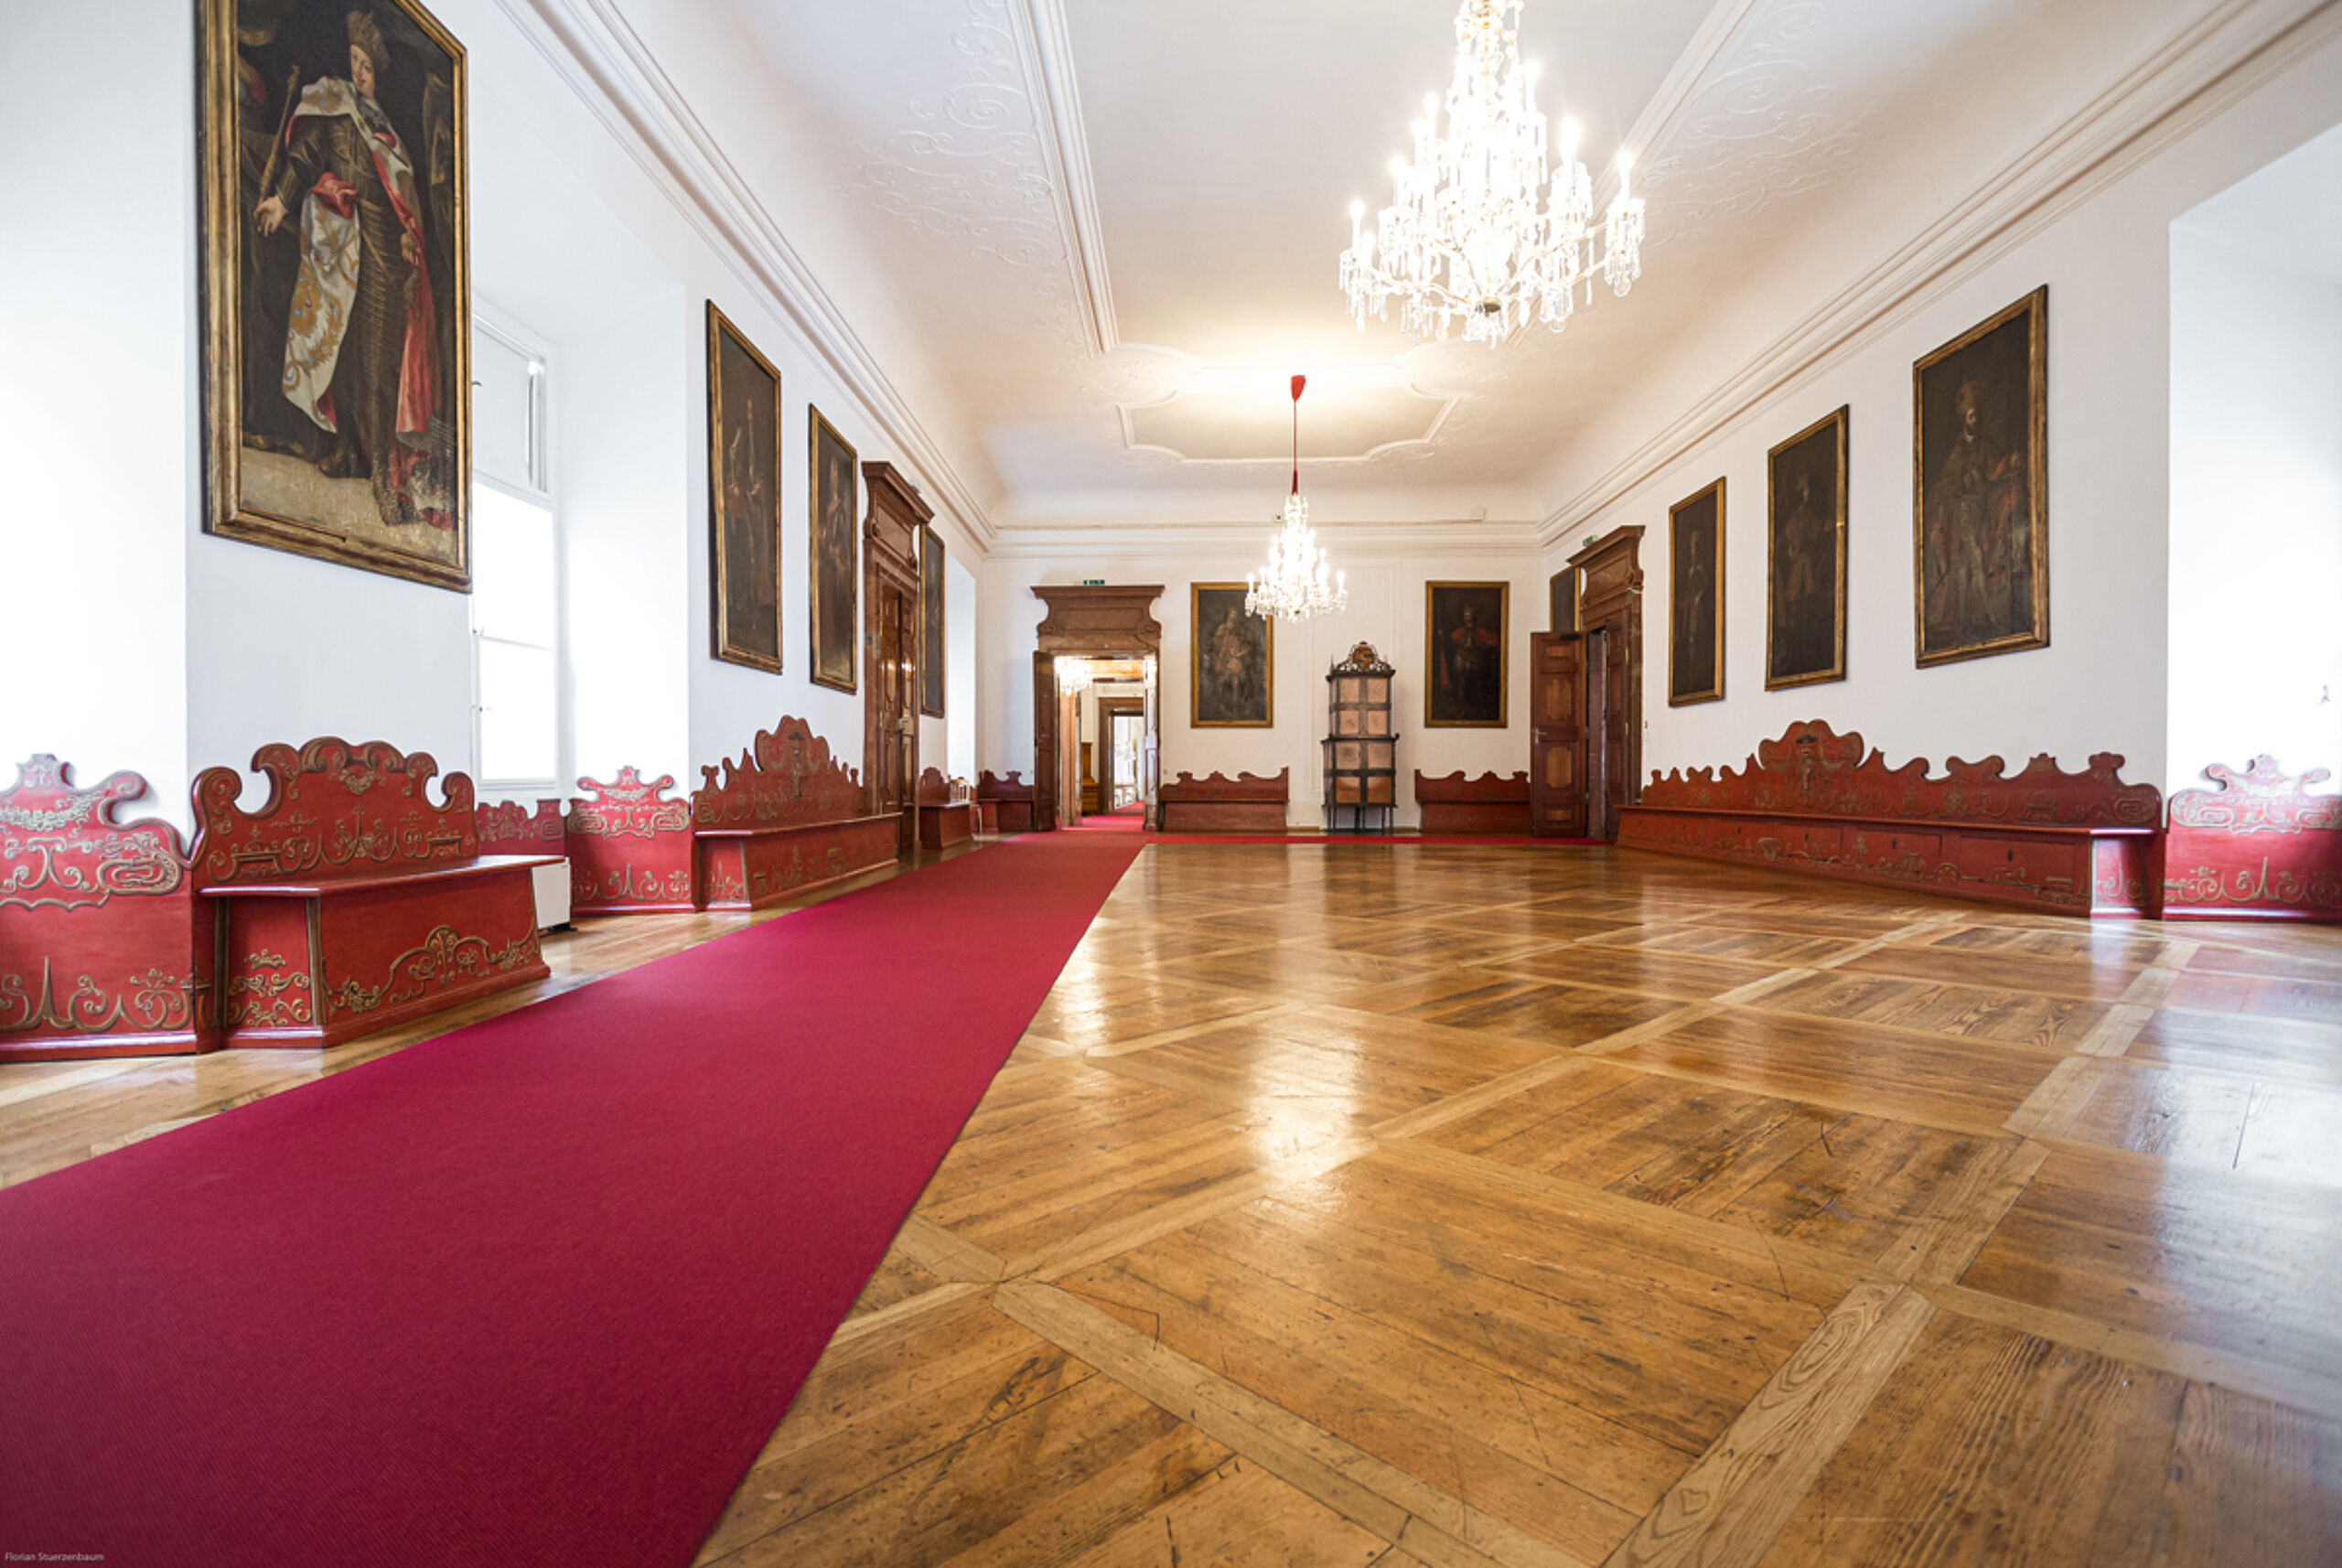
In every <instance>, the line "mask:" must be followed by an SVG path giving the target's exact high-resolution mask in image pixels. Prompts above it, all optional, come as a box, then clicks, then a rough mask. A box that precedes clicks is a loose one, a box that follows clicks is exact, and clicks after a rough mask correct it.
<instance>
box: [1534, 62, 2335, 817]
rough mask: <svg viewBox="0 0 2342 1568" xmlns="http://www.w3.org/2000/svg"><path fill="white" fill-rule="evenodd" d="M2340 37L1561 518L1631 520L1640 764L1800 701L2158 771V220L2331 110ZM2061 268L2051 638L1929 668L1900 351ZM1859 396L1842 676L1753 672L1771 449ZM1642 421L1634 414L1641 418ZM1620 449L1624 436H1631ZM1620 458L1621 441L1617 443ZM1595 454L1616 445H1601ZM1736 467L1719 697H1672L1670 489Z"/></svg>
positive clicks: (2054, 371)
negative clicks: (1918, 655)
mask: <svg viewBox="0 0 2342 1568" xmlns="http://www.w3.org/2000/svg"><path fill="white" fill-rule="evenodd" d="M2338 110H2342V48H2333V47H2329V48H2326V49H2324V50H2321V51H2319V52H2318V53H2317V54H2315V55H2313V56H2312V57H2310V58H2309V59H2306V60H2305V61H2304V62H2303V63H2301V64H2300V65H2297V66H2295V67H2294V68H2293V69H2292V70H2289V71H2287V72H2285V73H2284V74H2283V75H2281V76H2279V77H2278V78H2276V79H2275V80H2274V81H2272V82H2270V83H2269V84H2267V85H2265V86H2263V87H2261V89H2259V90H2258V91H2254V92H2252V93H2251V94H2250V95H2249V96H2247V97H2245V98H2244V99H2242V100H2241V101H2240V102H2237V103H2236V104H2234V105H2233V106H2231V107H2229V108H2228V109H2227V110H2226V111H2225V112H2224V113H2221V114H2219V115H2218V117H2217V118H2214V119H2212V120H2210V121H2208V123H2207V124H2203V125H2201V126H2199V127H2197V128H2195V129H2193V130H2192V131H2191V132H2190V133H2189V134H2187V135H2186V137H2185V138H2183V139H2181V140H2178V141H2176V142H2175V144H2173V145H2170V146H2169V147H2167V148H2165V150H2163V151H2161V152H2160V153H2158V154H2156V155H2155V156H2153V157H2152V158H2150V159H2149V160H2148V161H2147V162H2146V163H2144V164H2143V165H2142V166H2139V167H2137V168H2135V169H2133V170H2132V171H2130V172H2129V173H2127V174H2126V175H2124V176H2123V177H2121V178H2120V179H2118V180H2117V181H2115V182H2114V183H2113V184H2111V185H2110V186H2109V187H2107V188H2105V189H2103V190H2101V191H2100V192H2098V193H2097V194H2095V195H2094V196H2092V197H2090V199H2088V200H2086V201H2084V202H2082V203H2081V204H2080V205H2079V206H2078V207H2076V208H2075V209H2073V210H2071V211H2069V212H2067V213H2065V214H2064V215H2063V216H2062V217H2060V218H2058V219H2057V220H2056V221H2055V222H2054V223H2051V224H2049V225H2048V226H2047V227H2046V228H2044V229H2042V230H2040V231H2038V232H2036V233H2033V234H2031V235H2030V236H2029V237H2026V238H2024V239H2022V240H2021V241H2017V242H2014V243H2011V244H2008V245H2006V246H2005V247H2002V248H1998V249H1992V250H1988V251H1987V252H1985V253H1983V254H1981V255H1976V256H1974V257H1972V258H1970V259H1967V260H1964V261H1961V262H1960V263H1954V264H1953V265H1951V266H1950V268H1948V269H1947V271H1946V272H1945V273H1944V274H1941V275H1940V276H1939V280H1938V281H1937V282H1936V283H1935V284H1932V285H1929V286H1928V287H1927V288H1925V289H1922V290H1921V291H1920V292H1919V293H1918V295H1915V296H1913V297H1912V298H1910V299H1908V300H1907V301H1906V302H1905V303H1904V304H1903V305H1902V306H1900V307H1898V308H1897V309H1896V310H1894V311H1891V312H1889V313H1888V314H1887V315H1886V316H1885V317H1884V318H1883V319H1881V320H1879V321H1876V322H1874V323H1870V324H1867V325H1866V326H1864V328H1861V329H1859V330H1858V331H1857V332H1856V333H1855V334H1854V336H1853V338H1850V339H1849V340H1848V341H1846V342H1844V343H1842V345H1841V347H1840V348H1839V349H1837V350H1835V351H1833V352H1832V353H1831V354H1829V355H1826V356H1824V357H1823V359H1822V360H1821V362H1820V363H1819V364H1818V365H1817V366H1816V367H1815V368H1814V369H1812V370H1811V371H1808V372H1806V373H1804V374H1802V375H1800V376H1799V377H1798V378H1797V379H1795V380H1794V381H1791V382H1789V384H1787V385H1785V386H1783V387H1781V388H1780V389H1779V390H1778V391H1777V392H1773V393H1772V394H1771V395H1768V396H1767V397H1766V398H1764V399H1763V400H1762V401H1761V402H1759V403H1756V404H1755V405H1754V406H1752V407H1749V408H1747V409H1746V410H1745V411H1743V412H1741V413H1738V414H1736V415H1735V416H1734V417H1732V418H1731V419H1729V420H1728V421H1726V422H1725V423H1724V424H1722V425H1721V426H1720V427H1719V428H1717V429H1715V430H1714V431H1712V432H1711V433H1710V434H1708V435H1705V436H1703V438H1701V439H1699V440H1698V441H1697V442H1696V443H1694V444H1692V446H1690V447H1689V448H1688V450H1686V451H1685V452H1684V453H1683V454H1682V455H1681V456H1677V457H1675V458H1673V459H1672V460H1671V461H1669V462H1667V463H1666V464H1665V465H1664V466H1663V467H1660V468H1659V469H1658V470H1657V471H1655V472H1653V473H1651V474H1649V475H1648V476H1646V477H1644V478H1642V479H1640V480H1639V481H1638V482H1637V483H1636V484H1635V485H1634V486H1633V487H1632V489H1629V490H1628V491H1627V492H1626V493H1625V494H1624V495H1622V496H1621V497H1620V498H1619V499H1617V500H1615V501H1613V502H1611V503H1609V504H1607V505H1605V506H1603V507H1601V508H1600V509H1599V510H1597V511H1595V512H1594V513H1593V514H1592V515H1589V516H1586V517H1584V518H1582V519H1576V520H1573V521H1570V522H1569V523H1568V524H1567V526H1565V527H1563V529H1562V530H1561V539H1562V540H1563V541H1566V542H1557V543H1556V544H1555V545H1554V546H1553V548H1552V550H1551V551H1550V552H1549V553H1548V554H1547V557H1546V562H1547V564H1548V566H1549V567H1557V566H1559V565H1560V564H1562V562H1563V560H1564V559H1565V558H1566V556H1567V555H1568V554H1569V553H1572V552H1573V551H1574V550H1575V549H1576V548H1577V547H1578V545H1577V542H1578V541H1580V540H1581V539H1582V538H1583V537H1584V536H1585V535H1588V534H1599V533H1602V532H1606V531H1607V530H1609V529H1610V528H1612V527H1614V526H1617V525H1618V524H1620V523H1628V522H1634V523H1641V524H1643V525H1645V527H1646V528H1647V529H1648V530H1649V532H1647V533H1646V535H1645V537H1644V551H1643V566H1644V570H1645V573H1646V575H1647V580H1646V592H1647V595H1648V596H1647V598H1646V601H1645V621H1644V624H1645V627H1646V628H1647V635H1646V640H1645V649H1644V653H1645V660H1646V662H1645V693H1646V697H1645V708H1644V713H1645V717H1646V719H1647V721H1648V724H1649V729H1648V732H1647V734H1646V736H1645V744H1644V748H1643V756H1644V762H1645V766H1646V767H1647V768H1652V769H1660V770H1663V769H1667V768H1676V767H1692V766H1703V765H1717V764H1731V765H1735V766H1737V765H1738V764H1739V762H1740V760H1741V759H1742V758H1743V757H1746V756H1747V755H1748V754H1749V753H1750V752H1752V751H1753V750H1754V749H1755V748H1756V742H1757V741H1759V740H1761V739H1766V738H1768V737H1771V736H1778V735H1779V734H1780V733H1781V732H1782V730H1784V729H1785V728H1787V727H1788V725H1789V724H1790V723H1792V722H1793V721H1796V720H1799V719H1806V718H1820V719H1825V720H1827V721H1828V722H1829V723H1830V724H1831V725H1833V726H1834V727H1836V728H1837V729H1839V730H1840V731H1845V730H1850V729H1851V730H1856V731H1859V732H1860V733H1861V734H1862V735H1863V736H1864V739H1865V740H1867V741H1868V742H1869V743H1870V745H1871V746H1875V747H1877V748H1879V749H1881V750H1884V751H1885V753H1886V754H1887V756H1888V757H1889V759H1890V760H1891V761H1894V762H1896V763H1900V762H1902V761H1904V760H1907V758H1909V757H1913V756H1925V757H1928V759H1929V760H1930V761H1932V762H1934V763H1935V764H1937V765H1938V766H1940V765H1941V764H1942V762H1943V761H1944V759H1945V758H1946V757H1947V756H1950V755H1958V756H1961V757H1970V758H1975V757H1983V756H1987V755H1992V754H1998V755H2000V756H2001V757H2005V758H2006V759H2007V760H2008V763H2009V766H2010V768H2011V770H2012V771H2014V769H2015V768H2018V767H2020V766H2022V765H2023V763H2024V762H2025V759H2026V758H2028V757H2031V756H2032V755H2034V754H2035V753H2036V752H2047V753H2050V754H2052V755H2053V756H2055V757H2057V760H2058V762H2059V763H2060V765H2061V766H2063V767H2065V768H2080V767H2082V766H2083V765H2084V763H2085V762H2086V760H2087V758H2088V757H2089V756H2090V754H2091V753H2092V752H2098V751H2112V752H2119V753H2122V754H2123V755H2124V756H2125V757H2127V758H2128V762H2127V764H2126V766H2125V768H2124V769H2123V776H2124V778H2126V779H2131V780H2134V781H2143V782H2147V783H2154V784H2159V785H2162V784H2167V781H2168V780H2169V779H2171V778H2173V777H2175V776H2176V772H2177V770H2176V769H2175V768H2172V766H2171V764H2170V761H2169V758H2168V755H2167V754H2168V746H2167V742H2166V729H2167V722H2166V715H2167V709H2168V702H2167V693H2166V683H2167V682H2166V671H2167V668H2168V666H2169V664H2170V660H2169V658H2168V654H2169V651H2170V650H2169V646H2168V632H2167V629H2166V620H2165V613H2164V606H2165V603H2166V582H2167V573H2168V565H2169V559H2170V552H2169V548H2168V543H2169V541H2168V531H2167V521H2168V518H2169V516H2170V513H2171V510H2172V504H2173V497H2172V495H2171V492H2170V484H2171V475H2172V461H2171V448H2170V443H2169V421H2170V404H2171V398H2170V391H2169V388H2170V376H2171V373H2172V371H2171V364H2170V344H2169V342H2168V339H2167V336H2166V334H2167V331H2168V325H2169V321H2170V310H2169V303H2168V302H2169V295H2168V292H2167V290H2168V287H2169V279H2168V276H2167V272H2168V257H2169V254H2170V244H2169V241H2168V236H2167V231H2168V226H2169V224H2170V222H2171V220H2172V219H2173V218H2174V217H2175V216H2176V215H2177V214H2178V213H2180V212H2181V211H2183V210H2185V209H2186V208H2188V207H2191V206H2193V205H2194V204H2196V203H2197V202H2198V201H2201V200H2202V199H2205V198H2206V197H2207V196H2208V195H2210V194H2211V193H2213V192H2215V191H2217V190H2219V189H2220V188H2223V187H2225V186H2227V185H2228V184H2229V183H2231V182H2233V181H2235V180H2236V179H2238V178H2240V177H2242V176H2243V175H2245V174H2247V173H2249V172H2250V171H2251V170H2252V169H2254V168H2257V167H2259V166H2261V165H2262V164H2264V163H2266V162H2267V161H2269V160H2270V159H2271V158H2272V157H2274V156H2278V155H2279V154H2281V153H2283V152H2284V151H2285V150H2287V149H2288V148H2290V147H2292V146H2294V145H2297V144H2298V143H2300V142H2302V141H2303V140H2304V139H2306V138H2307V137H2309V136H2311V135H2313V134H2315V133H2317V132H2318V131H2320V130H2323V129H2324V128H2325V127H2326V126H2327V125H2328V124H2332V123H2333V122H2334V120H2335V118H2336V115H2337V111H2338ZM2043 284H2047V285H2048V286H2049V370H2048V379H2049V447H2050V456H2049V585H2050V617H2049V619H2050V644H2049V646H2048V647H2047V648H2046V649H2041V650H2031V651H2026V652H2022V653H2014V654H2004V655H2001V656H1999V657H1996V658H1991V659H1980V660H1968V661H1965V662H1961V663H1956V664H1947V665H1939V666H1937V667H1935V668H1932V669H1928V670H1921V669H1919V668H1918V667H1917V664H1916V661H1915V659H1914V656H1913V647H1912V570H1911V532H1912V516H1911V514H1912V505H1911V488H1912V471H1911V446H1910V443H1911V421H1912V391H1911V367H1912V363H1913V361H1914V360H1917V359H1918V358H1919V357H1920V356H1921V355H1923V354H1925V353H1927V352H1928V351H1929V350H1930V349H1935V348H1936V347H1938V346H1939V345H1940V344H1942V343H1944V342H1946V341H1948V340H1949V339H1950V338H1953V337H1955V336H1957V335H1958V334H1960V333H1961V332H1963V331H1965V330H1966V329H1967V328H1970V327H1971V326H1973V325H1974V324H1975V323H1977V322H1979V321H1981V320H1982V319H1983V318H1984V317H1987V316H1989V315H1991V314H1992V313H1993V312H1994V311H1997V310H1999V309H2000V308H2001V307H2002V306H2006V305H2008V304H2010V303H2012V302H2014V301H2015V300H2017V299H2019V298H2021V297H2022V296H2024V295H2025V294H2027V293H2029V292H2031V291H2032V290H2033V289H2034V288H2036V287H2037V286H2039V285H2043ZM1842 403H1846V404H1851V405H1852V408H1853V414H1852V421H1853V424H1852V432H1851V454H1852V455H1851V469H1852V472H1851V475H1850V485H1849V514H1850V515H1849V523H1848V552H1849V560H1848V579H1849V591H1848V605H1847V617H1846V620H1847V626H1846V639H1847V653H1846V669H1847V679H1846V680H1845V681H1844V682H1839V683H1834V684H1831V685H1823V686H1807V687H1800V688H1797V689H1793V690H1790V691H1786V692H1770V693H1768V692H1767V691H1766V690H1765V689H1764V642H1765V639H1764V612H1765V510H1764V496H1765V467H1766V459H1765V454H1766V451H1767V448H1768V447H1769V446H1773V445H1774V444H1776V443H1778V442H1779V441H1781V440H1783V439H1785V438H1787V437H1788V436H1789V435H1794V434H1795V433H1796V432H1798V431H1799V430H1801V429H1803V428H1804V427H1805V426H1806V425H1808V424H1810V423H1812V422H1813V421H1814V420H1816V419H1819V418H1821V416H1822V415H1824V414H1826V413H1829V412H1830V411H1831V410H1832V409H1834V408H1836V407H1838V406H1839V405H1840V404H1842ZM1644 434H1648V433H1647V432H1641V433H1638V435H1637V439H1639V438H1640V435H1644ZM1624 449H1627V448H1623V447H1622V451H1621V453H1620V454H1619V456H1623V451H1624ZM1608 460H1609V461H1616V460H1617V458H1616V456H1614V457H1612V458H1610V459H1608ZM1589 461H1590V463H1591V466H1592V467H1594V468H1595V471H1599V469H1600V468H1601V467H1606V462H1605V461H1602V460H1600V459H1599V455H1598V454H1596V455H1594V456H1592V457H1590V459H1589ZM1719 476H1722V477H1723V478H1725V479H1727V480H1728V481H1729V483H1728V487H1727V488H1728V493H1729V507H1728V515H1727V519H1726V528H1725V542H1726V563H1725V574H1724V580H1725V589H1726V597H1725V617H1726V657H1725V676H1724V693H1725V695H1724V700H1723V701H1722V702H1717V703H1706V704H1703V705H1699V706H1692V707H1683V708H1674V709H1671V708H1669V707H1668V706H1667V703H1666V676H1665V671H1666V661H1667V625H1668V602H1667V599H1668V595H1667V577H1668V572H1667V508H1668V507H1669V505H1670V504H1671V503H1672V502H1674V501H1677V500H1680V499H1683V498H1684V497H1686V496H1688V495H1691V494H1692V492H1694V491H1695V490H1697V489H1701V488H1702V487H1703V486H1705V485H1707V484H1709V483H1711V482H1712V481H1714V479H1715V478H1718V477H1719Z"/></svg>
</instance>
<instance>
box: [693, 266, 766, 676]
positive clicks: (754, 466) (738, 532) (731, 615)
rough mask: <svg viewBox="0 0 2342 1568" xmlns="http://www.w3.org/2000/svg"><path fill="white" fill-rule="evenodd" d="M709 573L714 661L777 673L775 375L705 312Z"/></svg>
mask: <svg viewBox="0 0 2342 1568" xmlns="http://www.w3.org/2000/svg"><path fill="white" fill-rule="evenodd" d="M707 464H708V467H707V510H708V559H709V575H710V576H711V577H712V578H713V580H714V581H713V586H714V595H715V614H714V633H715V636H714V641H715V657H716V658H718V659H721V660H726V661H728V662H730V663H734V664H746V665H747V666H748V667H749V668H751V669H754V670H764V671H770V672H772V673H774V674H779V672H780V372H779V371H776V370H774V369H773V368H772V364H771V362H770V361H769V360H767V359H766V358H765V357H764V356H763V355H762V354H759V353H758V352H757V349H756V345H754V344H752V343H750V342H749V341H748V340H747V338H745V337H743V336H742V335H741V333H740V329H739V328H736V327H735V326H734V325H733V324H732V323H731V321H730V320H729V319H727V318H726V317H725V314H724V313H723V312H722V311H720V310H718V309H717V308H716V307H715V302H714V300H710V301H709V302H708V306H707Z"/></svg>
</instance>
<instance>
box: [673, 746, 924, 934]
mask: <svg viewBox="0 0 2342 1568" xmlns="http://www.w3.org/2000/svg"><path fill="white" fill-rule="evenodd" d="M720 770H721V773H722V782H720V783H719V782H718V781H717V774H718V771H719V769H718V768H702V769H700V772H701V774H702V776H703V777H704V779H705V782H704V783H703V784H702V785H701V787H700V788H699V789H697V790H695V791H693V795H692V839H693V844H694V846H695V848H696V851H697V854H698V861H697V871H698V889H699V901H700V907H701V908H705V909H761V908H765V907H766V906H767V905H769V904H775V903H779V901H780V900H782V899H783V898H786V897H789V896H790V894H792V893H796V892H799V891H800V890H802V889H804V888H807V887H813V886H820V885H821V884H822V883H824V882H834V881H836V880H837V879H838V878H839V877H842V876H851V875H854V873H855V872H857V871H867V870H869V869H871V868H872V867H874V866H879V865H893V864H894V861H895V834H896V832H897V819H896V818H895V817H894V816H893V815H891V814H886V815H879V816H865V815H864V814H863V791H862V784H861V781H860V780H859V779H857V778H856V777H855V774H854V769H852V768H847V767H845V766H844V765H843V764H842V763H840V762H837V761H836V760H834V759H833V758H832V757H831V756H830V743H829V742H827V741H825V740H823V739H822V738H821V737H820V736H816V735H815V734H813V732H812V731H811V729H810V728H808V727H807V725H806V724H805V721H804V720H803V719H794V718H784V719H782V720H781V721H780V723H779V725H777V726H776V727H775V728H773V729H769V730H759V731H757V737H756V740H755V741H754V743H753V744H752V745H751V746H749V748H748V749H747V751H745V752H743V753H741V755H740V760H739V761H737V762H733V761H731V760H729V759H728V758H727V759H726V760H725V762H724V763H723V764H722V765H721V768H720Z"/></svg>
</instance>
